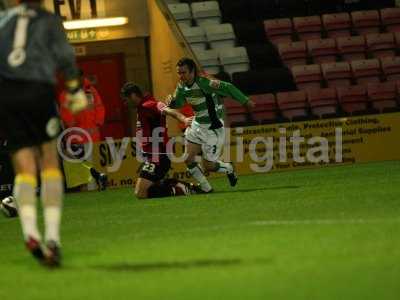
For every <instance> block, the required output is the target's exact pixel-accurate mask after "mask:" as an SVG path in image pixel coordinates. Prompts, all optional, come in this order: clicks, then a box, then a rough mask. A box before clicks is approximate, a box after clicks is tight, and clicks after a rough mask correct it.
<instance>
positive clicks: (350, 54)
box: [336, 36, 366, 61]
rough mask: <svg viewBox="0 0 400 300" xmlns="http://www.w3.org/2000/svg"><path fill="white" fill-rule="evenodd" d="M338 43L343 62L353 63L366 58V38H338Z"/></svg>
mask: <svg viewBox="0 0 400 300" xmlns="http://www.w3.org/2000/svg"><path fill="white" fill-rule="evenodd" d="M336 43H337V47H338V52H339V54H340V56H341V58H342V59H343V60H346V61H352V60H358V59H365V58H366V43H365V38H364V36H352V37H338V38H337V39H336Z"/></svg>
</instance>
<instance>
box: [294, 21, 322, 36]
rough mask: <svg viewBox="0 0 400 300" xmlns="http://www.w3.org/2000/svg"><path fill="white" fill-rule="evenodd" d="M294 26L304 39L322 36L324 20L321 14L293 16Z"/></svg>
mask: <svg viewBox="0 0 400 300" xmlns="http://www.w3.org/2000/svg"><path fill="white" fill-rule="evenodd" d="M293 26H294V30H295V31H296V32H297V35H298V37H299V39H300V40H302V41H308V40H312V39H320V38H321V31H322V22H321V17H320V16H310V17H296V18H293Z"/></svg>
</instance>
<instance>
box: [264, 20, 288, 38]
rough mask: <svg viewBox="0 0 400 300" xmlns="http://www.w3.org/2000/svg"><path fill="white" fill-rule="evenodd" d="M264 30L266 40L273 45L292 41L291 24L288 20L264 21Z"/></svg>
mask: <svg viewBox="0 0 400 300" xmlns="http://www.w3.org/2000/svg"><path fill="white" fill-rule="evenodd" d="M264 29H265V33H266V35H267V37H268V39H269V40H270V41H271V42H273V43H274V44H279V43H289V42H291V41H292V36H293V24H292V20H291V19H289V18H284V19H273V20H266V21H264Z"/></svg>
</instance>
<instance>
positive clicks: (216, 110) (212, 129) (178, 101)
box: [167, 58, 254, 193]
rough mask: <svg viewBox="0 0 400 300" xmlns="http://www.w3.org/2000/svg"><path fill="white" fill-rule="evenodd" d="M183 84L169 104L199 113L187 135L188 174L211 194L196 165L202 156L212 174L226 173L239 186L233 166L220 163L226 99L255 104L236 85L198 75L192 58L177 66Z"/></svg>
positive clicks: (245, 104)
mask: <svg viewBox="0 0 400 300" xmlns="http://www.w3.org/2000/svg"><path fill="white" fill-rule="evenodd" d="M177 72H178V75H179V79H180V83H179V84H178V87H177V88H176V91H175V94H174V95H173V96H170V97H169V99H168V100H167V102H168V103H169V107H171V108H180V107H182V106H183V105H184V104H185V103H189V104H190V105H191V106H192V108H193V111H194V113H195V118H194V120H193V122H192V124H191V126H190V127H188V128H187V129H186V131H185V139H186V141H187V146H186V155H187V158H186V161H185V163H186V165H187V167H188V171H189V172H190V174H191V175H192V177H193V178H194V179H196V180H197V182H198V183H199V184H200V188H201V189H202V190H203V191H204V192H206V193H209V192H211V191H212V187H211V185H210V183H209V182H208V180H207V178H206V177H205V176H204V174H203V172H202V170H201V168H200V167H199V166H198V164H197V163H196V161H195V158H196V156H197V155H199V154H200V153H202V156H203V165H204V167H205V169H206V170H207V171H209V172H219V173H224V174H226V175H227V176H228V179H229V183H230V185H231V186H235V185H236V183H237V180H238V179H237V176H236V174H235V171H234V167H233V164H232V163H227V162H223V161H221V160H219V157H220V156H221V152H222V148H223V145H224V142H225V128H224V121H223V117H224V105H223V100H222V99H221V98H222V97H231V98H233V99H234V100H236V101H238V102H240V103H241V104H242V105H244V106H247V107H249V108H251V107H253V106H254V103H253V102H252V101H250V100H249V97H247V96H245V95H244V94H243V93H242V92H241V91H240V90H239V89H237V88H236V87H235V86H234V85H232V84H230V83H228V82H224V81H219V80H212V79H209V78H206V77H203V76H199V75H198V70H197V66H196V63H195V62H194V61H193V60H192V59H190V58H182V59H181V60H180V61H179V62H178V63H177Z"/></svg>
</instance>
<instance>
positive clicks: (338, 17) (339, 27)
mask: <svg viewBox="0 0 400 300" xmlns="http://www.w3.org/2000/svg"><path fill="white" fill-rule="evenodd" d="M322 23H323V24H324V28H325V30H326V32H327V34H328V37H330V38H337V37H343V36H350V35H351V19H350V15H349V14H348V13H338V14H326V15H323V16H322Z"/></svg>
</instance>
